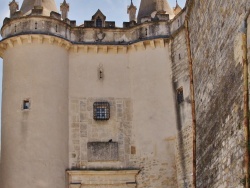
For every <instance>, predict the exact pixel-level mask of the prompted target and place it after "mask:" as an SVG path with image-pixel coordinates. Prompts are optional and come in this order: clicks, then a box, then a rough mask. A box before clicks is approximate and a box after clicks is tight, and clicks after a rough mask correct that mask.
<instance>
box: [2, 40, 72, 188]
mask: <svg viewBox="0 0 250 188" xmlns="http://www.w3.org/2000/svg"><path fill="white" fill-rule="evenodd" d="M3 60H4V63H3V64H4V67H3V70H4V71H3V72H4V75H3V103H2V109H3V110H2V165H1V167H2V172H3V173H2V175H3V178H2V180H3V181H2V182H1V187H2V188H19V187H25V188H32V187H37V188H48V187H55V188H62V187H65V169H67V167H68V53H67V51H66V50H65V49H64V48H62V47H58V46H54V45H50V44H48V43H46V44H39V43H38V42H36V41H33V43H32V44H29V43H27V41H23V43H22V44H21V45H17V44H16V45H15V46H14V47H13V48H11V47H9V48H8V49H7V50H6V51H5V53H4V56H3ZM57 70H60V71H57ZM24 99H29V100H30V103H31V106H30V109H29V110H23V109H22V103H23V100H24ZM22 172H24V173H22Z"/></svg>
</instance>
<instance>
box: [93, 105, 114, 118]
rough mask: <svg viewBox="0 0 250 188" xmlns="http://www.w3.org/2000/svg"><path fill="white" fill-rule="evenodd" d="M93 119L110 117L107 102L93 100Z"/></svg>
mask: <svg viewBox="0 0 250 188" xmlns="http://www.w3.org/2000/svg"><path fill="white" fill-rule="evenodd" d="M93 116H94V119H95V120H108V119H109V118H110V105H109V103H108V102H95V103H94V105H93Z"/></svg>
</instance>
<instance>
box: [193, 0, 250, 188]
mask: <svg viewBox="0 0 250 188" xmlns="http://www.w3.org/2000/svg"><path fill="white" fill-rule="evenodd" d="M249 8H250V1H249V0H241V1H234V0H227V1H223V0H210V1H205V0H194V7H193V9H192V10H193V11H192V12H191V15H190V18H189V20H190V21H189V23H190V24H189V28H190V38H191V51H192V56H193V71H194V87H195V101H196V118H197V187H242V184H241V180H242V179H243V177H244V174H243V164H244V162H243V161H244V156H243V155H244V150H243V146H244V137H243V128H242V127H243V126H242V125H243V66H242V60H237V61H236V59H238V58H236V59H235V55H234V52H235V49H240V47H238V46H237V44H236V46H235V40H236V39H237V36H238V34H239V29H240V27H241V26H242V22H243V20H244V17H245V15H246V10H248V9H249ZM238 44H239V43H238ZM238 61H241V62H240V63H239V62H238Z"/></svg>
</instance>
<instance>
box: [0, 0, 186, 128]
mask: <svg viewBox="0 0 250 188" xmlns="http://www.w3.org/2000/svg"><path fill="white" fill-rule="evenodd" d="M10 1H11V0H1V6H0V26H2V23H3V19H4V18H5V17H8V16H9V6H8V5H9V2H10ZM130 1H131V0H67V2H68V3H69V4H70V11H69V19H71V20H76V22H77V25H80V24H82V23H83V22H84V20H90V19H91V17H92V15H94V14H95V12H96V11H97V10H98V9H100V10H101V11H102V12H103V14H104V15H105V16H106V19H107V21H115V22H116V26H118V27H121V26H122V22H124V21H128V19H129V18H128V15H127V6H128V5H129V4H130ZM16 2H18V3H19V6H20V7H21V5H22V2H23V0H16ZM62 2H63V0H56V4H57V7H58V10H60V8H59V7H60V3H62ZM168 2H169V4H170V6H171V7H174V6H175V5H176V0H168ZM133 3H134V5H135V6H137V11H138V10H139V6H140V0H133ZM185 3H186V0H178V4H179V5H180V6H181V7H184V5H185ZM0 39H1V37H0ZM2 63H3V62H2V59H1V58H0V99H1V98H2V70H3V68H2ZM0 101H1V100H0ZM0 119H1V113H0ZM0 131H1V129H0Z"/></svg>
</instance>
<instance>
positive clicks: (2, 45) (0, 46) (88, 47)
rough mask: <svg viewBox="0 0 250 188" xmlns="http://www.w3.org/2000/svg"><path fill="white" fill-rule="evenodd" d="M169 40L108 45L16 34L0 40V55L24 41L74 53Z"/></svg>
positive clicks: (156, 44) (140, 47) (154, 44)
mask: <svg viewBox="0 0 250 188" xmlns="http://www.w3.org/2000/svg"><path fill="white" fill-rule="evenodd" d="M168 42H169V39H168V38H159V39H152V40H144V41H140V42H136V43H133V44H128V45H108V44H103V45H100V44H74V43H71V42H69V41H67V40H65V39H62V38H59V37H57V36H51V35H41V34H32V35H31V34H29V35H18V36H14V37H10V38H7V39H5V40H2V41H1V42H0V57H3V54H4V52H5V50H6V49H8V48H13V47H15V46H17V45H22V44H25V43H29V44H31V43H37V44H43V43H49V44H52V45H57V46H60V47H63V48H65V49H66V50H67V51H71V52H74V53H80V52H82V53H105V54H107V53H115V54H117V53H127V52H128V51H138V50H146V49H147V48H152V49H154V48H158V47H160V48H164V47H165V45H166V43H168Z"/></svg>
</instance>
